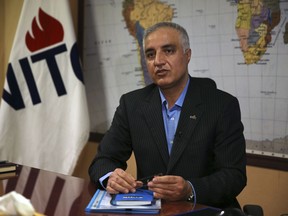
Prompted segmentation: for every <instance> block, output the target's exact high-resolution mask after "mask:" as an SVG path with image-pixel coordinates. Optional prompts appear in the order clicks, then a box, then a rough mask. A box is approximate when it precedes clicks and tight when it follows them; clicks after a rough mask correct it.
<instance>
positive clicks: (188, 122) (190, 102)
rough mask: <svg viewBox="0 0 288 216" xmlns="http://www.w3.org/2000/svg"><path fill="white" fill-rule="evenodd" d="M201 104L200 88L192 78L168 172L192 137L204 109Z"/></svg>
mask: <svg viewBox="0 0 288 216" xmlns="http://www.w3.org/2000/svg"><path fill="white" fill-rule="evenodd" d="M199 104H201V95H200V88H199V86H198V85H197V83H195V82H194V81H193V78H192V79H191V80H190V84H189V88H188V91H187V93H186V97H185V100H184V103H183V106H182V110H181V115H180V119H179V122H178V127H177V130H176V133H175V138H174V143H173V148H172V151H171V157H170V161H169V165H168V170H167V172H168V173H169V172H170V171H171V170H172V168H173V166H174V165H175V164H176V163H177V161H178V160H179V158H180V157H181V155H182V153H183V151H184V150H185V148H186V146H187V145H188V143H189V142H190V137H191V135H192V133H193V131H194V129H195V127H196V125H197V123H198V122H199V120H200V118H201V115H202V112H203V111H202V109H201V107H200V106H199Z"/></svg>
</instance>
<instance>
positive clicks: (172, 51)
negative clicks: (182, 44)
mask: <svg viewBox="0 0 288 216" xmlns="http://www.w3.org/2000/svg"><path fill="white" fill-rule="evenodd" d="M165 53H166V54H168V55H170V54H173V53H174V49H172V48H171V49H166V50H165Z"/></svg>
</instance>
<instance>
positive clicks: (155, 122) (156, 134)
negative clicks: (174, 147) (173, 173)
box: [142, 87, 169, 164]
mask: <svg viewBox="0 0 288 216" xmlns="http://www.w3.org/2000/svg"><path fill="white" fill-rule="evenodd" d="M142 111H143V113H144V116H145V118H146V121H147V125H148V127H149V129H150V132H151V134H152V137H153V139H154V141H155V144H156V145H157V147H158V150H159V153H160V155H161V157H162V159H163V161H164V162H165V164H168V161H169V153H168V149H167V141H166V135H165V128H164V123H163V117H162V106H161V99H160V95H159V90H158V88H157V87H156V88H154V89H153V91H152V92H151V94H150V95H149V96H148V97H147V98H146V100H145V101H144V102H143V106H142Z"/></svg>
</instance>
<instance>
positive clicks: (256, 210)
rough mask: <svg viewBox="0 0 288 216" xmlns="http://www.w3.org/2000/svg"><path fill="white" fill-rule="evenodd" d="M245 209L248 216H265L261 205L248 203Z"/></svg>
mask: <svg viewBox="0 0 288 216" xmlns="http://www.w3.org/2000/svg"><path fill="white" fill-rule="evenodd" d="M243 211H244V212H245V214H246V215H248V216H250V215H251V216H264V212H263V209H262V207H261V206H260V205H255V204H253V205H252V204H247V205H244V206H243Z"/></svg>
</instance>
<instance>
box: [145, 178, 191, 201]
mask: <svg viewBox="0 0 288 216" xmlns="http://www.w3.org/2000/svg"><path fill="white" fill-rule="evenodd" d="M148 188H149V190H152V191H153V192H154V197H155V198H161V199H165V200H170V201H178V200H186V199H187V198H188V197H189V195H190V194H191V192H192V188H191V186H190V184H189V183H188V182H187V181H186V180H185V179H183V178H182V177H181V176H172V175H166V176H155V177H154V178H153V180H152V181H150V182H149V183H148Z"/></svg>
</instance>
